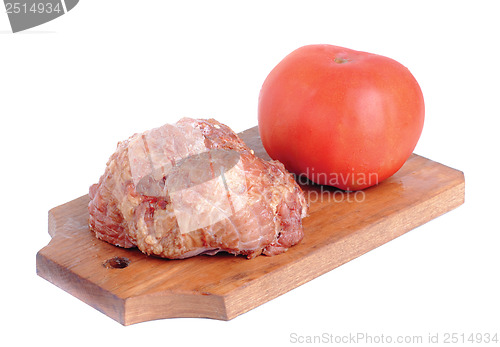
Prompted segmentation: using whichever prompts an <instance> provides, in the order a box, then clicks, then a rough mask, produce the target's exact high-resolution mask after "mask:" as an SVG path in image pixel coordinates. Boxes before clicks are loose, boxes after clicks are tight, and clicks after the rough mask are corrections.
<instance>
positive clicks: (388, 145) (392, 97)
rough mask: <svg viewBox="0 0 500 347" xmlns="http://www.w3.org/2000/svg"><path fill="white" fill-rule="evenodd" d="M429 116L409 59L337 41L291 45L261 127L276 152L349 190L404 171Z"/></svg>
mask: <svg viewBox="0 0 500 347" xmlns="http://www.w3.org/2000/svg"><path fill="white" fill-rule="evenodd" d="M423 124H424V99H423V96H422V91H421V90H420V87H419V85H418V83H417V81H416V80H415V78H414V77H413V75H412V74H411V73H410V71H409V70H408V69H407V68H406V67H404V66H403V65H401V64H400V63H398V62H397V61H395V60H392V59H390V58H387V57H383V56H380V55H375V54H371V53H366V52H358V51H354V50H351V49H347V48H342V47H336V46H332V45H309V46H304V47H301V48H299V49H297V50H295V51H293V52H292V53H290V54H289V55H288V56H286V57H285V58H284V59H283V60H282V61H281V62H280V63H279V64H278V65H277V66H276V67H275V68H274V69H273V70H272V71H271V72H270V73H269V76H267V78H266V80H265V81H264V84H263V86H262V89H261V91H260V96H259V132H260V136H261V138H262V143H263V145H264V148H265V149H266V151H267V153H268V154H269V155H270V156H271V158H273V159H276V160H279V161H281V162H282V163H283V164H284V165H285V167H286V168H287V169H288V170H290V171H291V172H293V173H295V174H297V175H305V176H307V177H308V178H309V179H310V180H312V181H313V182H315V183H318V184H326V185H331V186H335V187H337V188H340V189H344V190H359V189H364V188H367V187H370V186H372V185H375V184H377V183H379V182H381V181H382V180H384V179H386V178H387V177H389V176H391V175H393V174H394V173H395V172H396V171H398V170H399V169H400V168H401V166H403V164H404V163H405V161H406V160H407V159H408V157H409V156H410V155H411V153H412V152H413V150H414V149H415V146H416V144H417V141H418V139H419V137H420V134H421V132H422V127H423Z"/></svg>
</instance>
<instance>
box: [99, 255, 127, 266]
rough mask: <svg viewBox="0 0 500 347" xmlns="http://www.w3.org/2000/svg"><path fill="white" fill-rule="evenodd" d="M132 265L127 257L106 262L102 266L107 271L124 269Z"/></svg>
mask: <svg viewBox="0 0 500 347" xmlns="http://www.w3.org/2000/svg"><path fill="white" fill-rule="evenodd" d="M129 264H130V259H129V258H125V257H114V258H110V259H108V260H106V261H105V262H104V263H102V265H103V266H104V267H105V268H106V269H124V268H126V267H127V266H129Z"/></svg>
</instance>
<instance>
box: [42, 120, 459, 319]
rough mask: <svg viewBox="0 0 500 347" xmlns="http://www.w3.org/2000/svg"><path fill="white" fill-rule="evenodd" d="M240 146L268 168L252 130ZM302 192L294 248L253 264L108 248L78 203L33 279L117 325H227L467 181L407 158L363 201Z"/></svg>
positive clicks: (451, 201)
mask: <svg viewBox="0 0 500 347" xmlns="http://www.w3.org/2000/svg"><path fill="white" fill-rule="evenodd" d="M240 136H241V138H242V139H243V140H244V141H245V142H246V143H247V144H248V145H249V146H250V147H251V148H253V149H254V150H255V152H256V154H257V155H258V156H260V157H263V158H266V159H268V158H269V157H268V156H267V154H266V152H265V151H264V149H263V147H262V144H261V142H260V138H259V133H258V129H257V127H254V128H251V129H248V130H246V131H244V132H243V133H241V134H240ZM303 188H304V190H305V192H306V196H307V197H308V199H309V202H310V212H309V216H308V217H306V218H305V219H304V220H303V225H304V232H305V237H304V239H303V240H302V242H301V243H300V244H298V245H296V246H294V247H292V248H290V249H289V250H288V251H287V252H286V253H284V254H281V255H278V256H274V257H266V256H259V257H257V258H255V259H252V260H247V259H246V258H244V257H242V256H233V255H229V254H217V255H215V256H206V255H202V256H197V257H193V258H189V259H185V260H166V259H159V258H153V257H148V256H146V255H144V254H142V253H141V252H139V251H138V250H136V249H122V248H118V247H115V246H112V245H110V244H108V243H106V242H103V241H100V240H98V239H96V238H95V237H94V235H93V233H92V232H91V231H90V230H89V228H88V226H87V218H88V212H87V204H88V202H89V197H88V196H87V195H85V196H82V197H80V198H78V199H75V200H73V201H70V202H68V203H66V204H64V205H61V206H58V207H55V208H53V209H52V210H50V211H49V234H50V235H51V236H52V240H51V241H50V243H49V244H48V245H47V246H46V247H44V248H42V249H41V250H40V251H39V252H38V253H37V257H36V271H37V274H38V275H39V276H41V277H43V278H45V279H46V280H48V281H50V282H52V283H53V284H55V285H56V286H58V287H60V288H62V289H64V290H65V291H67V292H69V293H70V294H72V295H74V296H75V297H77V298H79V299H80V300H82V301H84V302H86V303H87V304H89V305H91V306H92V307H94V308H96V309H97V310H99V311H101V312H103V313H104V314H106V315H108V316H109V317H111V318H113V319H115V320H117V321H118V322H120V323H122V324H124V325H129V324H134V323H138V322H143V321H148V320H153V319H159V318H170V317H208V318H215V319H222V320H229V319H232V318H234V317H236V316H238V315H240V314H242V313H245V312H247V311H249V310H251V309H252V308H254V307H257V306H259V305H261V304H263V303H265V302H267V301H269V300H271V299H273V298H275V297H277V296H279V295H282V294H284V293H286V292H288V291H289V290H291V289H293V288H296V287H298V286H300V285H301V284H303V283H306V282H308V281H310V280H312V279H313V278H315V277H317V276H320V275H322V274H324V273H326V272H328V271H330V270H332V269H335V268H336V267H338V266H340V265H342V264H344V263H346V262H348V261H350V260H352V259H354V258H356V257H359V256H360V255H362V254H364V253H366V252H368V251H370V250H372V249H374V248H376V247H378V246H380V245H383V244H384V243H386V242H388V241H390V240H392V239H394V238H396V237H398V236H400V235H402V234H404V233H406V232H408V231H409V230H412V229H413V228H415V227H417V226H419V225H421V224H423V223H426V222H428V221H430V220H431V219H433V218H436V217H438V216H439V215H442V214H443V213H446V212H448V211H450V210H452V209H454V208H456V207H458V206H459V205H461V204H463V202H464V191H465V181H464V175H463V173H462V172H460V171H457V170H454V169H452V168H449V167H447V166H444V165H441V164H439V163H436V162H434V161H431V160H429V159H426V158H423V157H421V156H418V155H415V154H413V155H412V156H411V157H410V158H409V159H408V161H407V162H406V164H405V165H404V166H403V167H402V168H401V169H400V170H399V171H398V172H397V173H396V174H395V175H394V176H393V177H391V178H389V179H387V180H386V181H384V182H382V183H381V184H379V185H378V186H376V187H372V188H368V189H366V190H364V191H363V192H362V193H360V192H359V193H346V192H343V191H339V190H336V189H333V188H329V187H321V186H305V187H303ZM75 314H77V313H75Z"/></svg>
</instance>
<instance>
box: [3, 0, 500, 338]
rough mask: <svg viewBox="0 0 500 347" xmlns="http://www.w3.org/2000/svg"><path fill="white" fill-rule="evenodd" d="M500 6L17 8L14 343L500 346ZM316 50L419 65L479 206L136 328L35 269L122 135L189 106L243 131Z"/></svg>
mask: <svg viewBox="0 0 500 347" xmlns="http://www.w3.org/2000/svg"><path fill="white" fill-rule="evenodd" d="M498 11H499V7H498V4H497V2H495V1H475V2H471V1H422V0H421V1H345V0H343V1H336V0H330V1H272V0H268V1H256V0H253V1H245V2H242V1H214V0H212V1H188V0H185V1H147V0H143V1H125V0H106V1H98V0H81V1H80V3H79V4H78V5H77V6H76V7H75V8H74V9H73V10H72V11H70V12H69V13H68V14H66V15H64V16H63V17H61V18H58V19H56V20H54V21H52V22H49V23H46V24H44V25H42V26H39V27H37V28H33V29H31V30H28V31H26V32H22V33H18V34H12V33H11V32H10V26H9V23H8V19H7V15H6V14H4V13H3V8H2V13H0V115H1V124H2V125H1V135H0V148H1V152H0V153H1V170H0V175H1V176H0V177H1V183H2V189H1V191H2V199H1V204H2V206H1V209H0V211H1V212H0V213H1V221H2V224H1V226H2V231H1V233H2V242H3V247H2V251H1V252H0V254H1V267H2V284H1V286H0V291H1V295H0V298H1V299H0V300H1V312H2V316H3V317H4V319H5V318H6V319H7V322H4V323H2V324H1V328H0V330H1V331H2V335H1V336H2V339H3V340H4V341H8V340H9V338H14V339H15V341H17V342H18V343H16V344H20V343H22V342H32V343H35V342H36V343H40V344H42V345H47V346H68V345H91V344H92V345H95V344H96V343H97V345H104V344H105V343H107V344H108V345H110V344H111V343H114V344H116V345H117V346H129V345H130V346H132V345H135V346H137V345H155V346H171V345H179V344H181V345H185V344H190V345H194V344H195V343H196V344H199V345H203V346H212V345H242V346H246V345H252V346H253V345H268V346H270V345H288V344H291V341H290V334H292V333H297V334H299V335H318V334H322V333H331V334H334V335H348V334H349V333H351V334H356V333H358V332H363V333H369V334H372V335H378V336H379V335H381V334H384V335H386V336H387V335H392V336H397V335H407V334H409V335H423V336H424V337H425V339H427V336H428V334H429V333H433V334H435V333H440V334H444V333H447V332H449V333H452V332H458V333H469V332H490V333H493V332H498V333H499V338H500V299H499V298H500V296H499V293H500V285H499V282H500V281H499V269H498V268H499V264H500V252H499V247H500V236H499V234H500V226H499V222H498V219H497V217H498V215H499V212H500V211H499V207H500V204H499V202H498V194H499V193H500V191H499V188H498V180H499V171H500V170H499V169H500V165H499V164H498V157H499V155H498V150H499V149H500V146H499V143H500V142H499V138H500V136H499V134H498V131H499V130H500V129H499V124H500V122H499V116H500V106H499V103H498V100H499V99H498V98H499V94H500V82H499V81H500V52H499V49H498V46H499V43H498V42H499V41H498V34H499V33H500V24H499V23H500V22H499V20H498ZM311 43H329V44H335V45H339V46H344V47H349V48H352V49H357V50H363V51H368V52H372V53H378V54H382V55H386V56H389V57H391V58H394V59H396V60H398V61H399V62H401V63H402V64H404V65H405V66H407V67H408V68H409V69H410V71H412V73H413V74H414V76H415V77H416V79H417V80H418V81H419V83H420V86H421V88H422V90H423V93H424V97H425V101H426V123H425V126H424V131H423V134H422V137H421V139H420V142H419V144H418V146H417V148H416V150H415V152H416V153H418V154H420V155H423V156H425V157H428V158H431V159H433V160H435V161H438V162H441V163H443V164H445V165H448V166H451V167H454V168H457V169H459V170H462V171H464V172H465V177H466V203H465V205H463V206H461V207H459V208H458V209H456V210H454V211H452V212H450V213H448V214H446V215H444V216H442V217H439V218H437V219H436V220H433V221H431V222H429V223H427V224H426V225H424V226H421V227H419V228H417V229H415V230H413V231H411V232H410V233H408V234H406V235H404V236H402V237H400V238H398V239H396V240H394V241H392V242H390V243H388V244H386V245H384V246H382V247H380V248H378V249H376V250H374V251H372V252H369V253H368V254H366V255H363V256H362V257H360V258H358V259H356V260H353V261H351V262H350V263H348V264H346V265H343V266H341V267H339V268H337V269H335V270H333V271H331V272H330V273H328V274H325V275H323V276H321V277H319V278H317V279H315V280H313V281H311V282H309V283H307V284H305V285H303V286H301V287H299V288H297V289H295V290H292V291H291V292H289V293H287V294H285V295H283V296H281V297H279V298H276V299H275V300H272V301H271V302H269V303H266V304H264V305H262V306H260V307H258V308H256V309H254V310H252V311H250V312H248V313H246V314H244V315H242V316H239V317H237V318H235V319H234V320H232V321H229V322H223V321H216V320H209V319H166V320H159V321H153V322H148V323H141V324H137V325H133V326H129V327H123V326H121V325H119V324H118V323H116V322H115V321H113V320H112V319H110V318H108V317H106V316H105V315H103V314H101V313H99V312H98V311H96V310H94V309H93V308H91V307H90V306H88V305H86V304H84V303H82V302H81V301H79V300H77V299H75V298H74V297H72V296H71V295H69V294H67V293H65V292H63V291H62V290H60V289H58V288H57V287H55V286H53V285H52V284H50V283H49V282H47V281H45V280H43V279H42V278H40V277H38V276H36V273H35V254H36V252H37V251H38V250H39V249H41V248H42V247H44V246H45V245H46V244H47V243H48V242H49V241H50V237H49V235H48V234H47V211H48V210H49V209H50V208H52V207H55V206H57V205H60V204H62V203H64V202H66V201H69V200H72V199H74V198H76V197H79V196H81V195H83V194H86V193H87V190H88V187H89V185H90V184H92V183H94V182H96V181H97V180H98V178H99V176H100V175H101V174H102V172H103V170H104V166H105V163H106V161H107V159H108V157H109V155H110V154H111V153H112V152H113V151H114V149H115V146H116V143H117V142H118V141H120V140H122V139H125V138H127V137H128V136H130V135H131V134H133V133H135V132H139V131H143V130H146V129H149V128H152V127H156V126H159V125H162V124H164V123H171V122H175V121H176V120H177V119H178V118H180V117H182V116H191V117H215V118H217V119H218V120H220V121H221V122H223V123H226V124H228V125H229V126H231V127H232V128H233V129H234V130H235V131H241V130H244V129H246V128H248V127H251V126H254V125H256V124H257V97H258V93H259V89H260V86H261V84H262V82H263V81H264V79H265V77H266V75H267V73H268V72H269V71H270V70H271V69H272V68H273V67H274V65H275V64H277V63H278V62H279V61H280V60H281V59H282V58H283V57H284V56H285V55H286V54H288V53H289V52H291V51H292V50H294V49H295V48H298V47H300V46H302V45H305V44H311ZM331 256H332V257H335V254H332V255H331ZM425 339H424V340H425ZM11 341H12V340H11Z"/></svg>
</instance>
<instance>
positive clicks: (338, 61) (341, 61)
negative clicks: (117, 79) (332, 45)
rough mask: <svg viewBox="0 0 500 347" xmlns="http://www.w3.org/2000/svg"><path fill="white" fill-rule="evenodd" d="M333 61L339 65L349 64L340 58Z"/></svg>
mask: <svg viewBox="0 0 500 347" xmlns="http://www.w3.org/2000/svg"><path fill="white" fill-rule="evenodd" d="M333 61H334V62H336V63H337V64H343V63H347V62H348V60H347V59H344V58H338V57H336V58H335V59H333Z"/></svg>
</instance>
